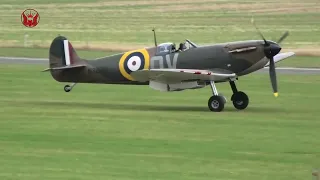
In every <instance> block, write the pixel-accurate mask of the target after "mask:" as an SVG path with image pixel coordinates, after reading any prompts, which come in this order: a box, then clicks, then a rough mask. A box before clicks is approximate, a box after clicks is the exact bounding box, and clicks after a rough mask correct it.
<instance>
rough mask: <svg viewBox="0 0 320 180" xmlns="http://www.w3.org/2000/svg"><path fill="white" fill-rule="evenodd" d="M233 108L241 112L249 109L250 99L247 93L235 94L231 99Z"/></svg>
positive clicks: (239, 92)
mask: <svg viewBox="0 0 320 180" xmlns="http://www.w3.org/2000/svg"><path fill="white" fill-rule="evenodd" d="M231 100H232V103H233V106H234V107H235V108H237V109H239V110H242V109H245V108H247V106H248V104H249V98H248V96H247V95H246V93H244V92H242V91H238V92H236V93H234V94H233V95H232V97H231Z"/></svg>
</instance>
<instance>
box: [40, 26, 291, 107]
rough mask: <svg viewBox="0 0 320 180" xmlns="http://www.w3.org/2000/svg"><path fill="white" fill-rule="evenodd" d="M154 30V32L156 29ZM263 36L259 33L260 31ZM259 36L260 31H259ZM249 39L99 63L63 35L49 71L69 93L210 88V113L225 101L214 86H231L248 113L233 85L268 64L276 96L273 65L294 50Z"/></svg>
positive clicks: (161, 48)
mask: <svg viewBox="0 0 320 180" xmlns="http://www.w3.org/2000/svg"><path fill="white" fill-rule="evenodd" d="M153 31H154V30H153ZM258 32H259V31H258ZM259 33H260V32H259ZM260 36H261V37H262V39H263V40H248V41H237V42H227V43H220V44H213V45H206V46H199V45H196V44H195V43H193V42H191V41H190V40H186V42H184V43H181V44H180V46H179V48H178V49H176V47H175V44H174V43H162V44H159V45H157V40H156V34H155V31H154V41H155V47H150V48H143V49H138V50H133V51H128V52H125V53H120V54H115V55H112V56H107V57H102V58H98V59H95V60H85V59H82V58H80V57H79V56H78V55H77V53H76V51H75V50H74V48H73V47H72V45H71V43H70V42H69V41H68V39H66V38H65V37H63V36H58V37H56V38H55V39H54V40H53V42H52V44H51V46H50V50H49V51H50V54H49V64H50V68H48V69H46V70H44V71H50V72H51V75H52V77H53V78H54V79H55V80H56V81H58V82H70V83H72V84H71V85H66V86H65V87H64V90H65V92H69V91H71V90H72V88H73V87H74V86H75V85H76V83H100V84H127V85H149V87H151V88H153V89H155V90H160V91H167V92H170V91H181V90H186V89H197V88H204V87H206V86H207V85H210V86H211V89H212V93H213V96H211V97H210V99H209V101H208V106H209V109H210V110H211V111H215V112H219V111H222V110H223V109H224V105H225V103H226V98H225V97H223V96H221V95H219V93H218V90H217V88H216V85H215V84H216V83H221V82H229V83H230V86H231V89H232V91H233V95H232V97H231V101H232V102H233V105H234V107H235V108H237V109H240V110H241V109H245V108H246V107H247V106H248V104H249V98H248V96H247V95H246V94H245V93H244V92H242V91H238V89H237V87H236V85H235V81H236V80H238V77H239V76H243V75H246V74H249V73H252V72H254V71H257V70H259V69H261V68H264V67H267V66H269V73H270V79H271V84H272V88H273V92H274V95H275V96H278V89H277V79H276V70H275V63H276V62H279V61H281V60H283V59H285V58H288V57H290V56H293V55H294V53H293V52H288V53H280V54H279V52H280V50H281V47H280V46H279V45H278V44H279V43H280V42H281V41H282V40H283V39H285V38H286V37H287V36H288V32H286V33H285V34H284V35H283V36H282V37H281V38H280V39H279V40H278V41H277V43H276V42H273V41H270V40H265V39H264V37H263V35H262V34H261V33H260Z"/></svg>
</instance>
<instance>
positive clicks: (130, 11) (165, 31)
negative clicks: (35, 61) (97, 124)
mask: <svg viewBox="0 0 320 180" xmlns="http://www.w3.org/2000/svg"><path fill="white" fill-rule="evenodd" d="M30 7H32V8H35V9H36V10H37V11H38V12H39V13H40V18H41V19H40V23H39V25H38V26H37V27H35V28H26V27H24V26H23V25H22V24H21V22H20V14H21V12H22V11H23V10H24V9H25V8H30ZM252 15H253V16H254V17H255V21H256V24H257V25H258V27H259V28H260V29H261V31H262V32H263V34H264V35H265V37H266V38H268V39H272V40H277V39H278V38H279V37H280V36H281V35H282V34H283V33H284V31H286V30H289V31H290V33H291V35H290V36H289V37H288V38H287V39H286V41H284V42H283V46H284V47H285V48H286V47H305V46H309V47H310V46H317V47H318V46H319V45H320V44H319V42H320V31H319V27H320V24H319V23H320V22H319V16H320V11H319V4H317V1H315V0H305V1H303V2H301V1H298V0H281V1H277V3H274V2H272V1H269V0H261V1H254V2H253V1H251V0H245V1H235V0H233V1H216V0H211V1H207V0H206V1H204V0H199V1H191V0H186V1H181V2H180V1H167V0H159V1H152V2H151V1H150V2H148V1H128V0H123V1H121V0H119V1H89V0H81V1H67V0H59V1H54V2H53V1H46V0H44V1H39V0H32V1H30V2H28V3H27V4H26V3H25V2H24V1H22V0H12V1H11V0H10V1H8V0H5V1H4V2H2V3H1V5H0V16H1V17H3V20H2V22H1V23H2V24H1V27H0V44H2V45H6V44H13V45H22V44H23V39H24V34H28V35H29V39H28V40H29V41H30V42H31V43H32V44H36V45H48V44H49V43H50V42H51V40H52V39H53V38H54V37H55V36H57V34H62V35H65V36H67V37H68V38H69V39H70V40H72V41H74V42H75V43H80V42H81V43H84V42H88V43H89V44H101V43H104V44H123V43H126V44H129V45H135V44H138V45H146V46H148V45H152V44H153V37H152V31H151V29H152V28H153V27H156V29H157V34H158V41H159V42H166V41H172V42H175V43H178V42H181V41H183V40H184V39H186V38H188V39H191V40H193V41H194V42H196V43H199V44H202V43H215V42H225V41H235V40H246V39H260V37H259V35H258V34H257V32H256V30H255V28H254V27H253V25H252V24H251V23H250V19H251V17H252Z"/></svg>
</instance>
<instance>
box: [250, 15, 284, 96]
mask: <svg viewBox="0 0 320 180" xmlns="http://www.w3.org/2000/svg"><path fill="white" fill-rule="evenodd" d="M251 22H252V24H253V25H254V27H255V28H256V30H257V32H258V34H259V35H260V37H261V38H262V39H263V41H264V54H265V56H266V57H267V58H268V59H269V60H270V62H269V76H270V81H271V85H272V89H273V94H274V96H275V97H278V86H277V74H276V68H275V62H274V59H273V57H274V56H275V55H277V54H278V53H279V52H280V51H281V47H280V46H279V45H278V44H280V43H281V42H282V41H283V40H284V39H285V38H286V37H287V36H288V35H289V32H288V31H286V32H285V33H284V34H283V35H282V36H281V37H280V38H279V40H278V41H277V42H276V43H269V42H268V41H267V40H266V39H265V38H264V36H263V35H262V33H261V32H260V30H259V29H258V28H257V26H256V24H255V23H254V19H253V18H252V19H251Z"/></svg>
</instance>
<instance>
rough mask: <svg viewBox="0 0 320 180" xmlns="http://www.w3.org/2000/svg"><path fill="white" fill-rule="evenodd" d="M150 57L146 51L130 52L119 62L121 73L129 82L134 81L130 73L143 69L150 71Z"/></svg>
mask: <svg viewBox="0 0 320 180" xmlns="http://www.w3.org/2000/svg"><path fill="white" fill-rule="evenodd" d="M149 63H150V56H149V53H148V51H147V50H146V49H139V50H134V51H128V52H126V53H124V54H123V55H122V57H121V58H120V61H119V69H120V73H121V74H122V76H123V77H125V78H126V79H128V80H131V81H134V79H133V78H132V77H131V76H130V73H132V72H134V71H138V70H142V69H148V68H149Z"/></svg>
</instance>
